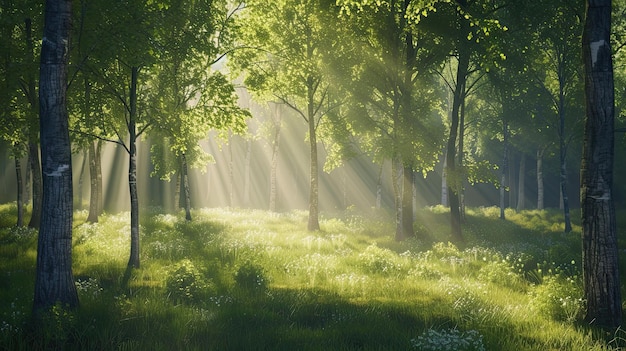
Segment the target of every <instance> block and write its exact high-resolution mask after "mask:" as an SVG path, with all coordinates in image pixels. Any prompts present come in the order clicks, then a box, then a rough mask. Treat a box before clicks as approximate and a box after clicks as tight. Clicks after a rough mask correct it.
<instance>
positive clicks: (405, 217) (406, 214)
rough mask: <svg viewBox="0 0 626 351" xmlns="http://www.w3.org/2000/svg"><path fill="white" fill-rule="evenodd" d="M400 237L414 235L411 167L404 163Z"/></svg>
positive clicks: (406, 237)
mask: <svg viewBox="0 0 626 351" xmlns="http://www.w3.org/2000/svg"><path fill="white" fill-rule="evenodd" d="M401 234H402V237H401V238H396V240H404V239H408V238H412V237H414V236H415V231H414V230H413V168H412V167H411V166H407V165H404V169H403V170H402V233H401Z"/></svg>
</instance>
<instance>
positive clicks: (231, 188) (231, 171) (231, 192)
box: [228, 131, 235, 208]
mask: <svg viewBox="0 0 626 351" xmlns="http://www.w3.org/2000/svg"><path fill="white" fill-rule="evenodd" d="M228 157H229V159H228V182H229V184H228V206H229V207H231V208H232V207H234V206H235V158H234V156H233V132H232V131H230V132H228Z"/></svg>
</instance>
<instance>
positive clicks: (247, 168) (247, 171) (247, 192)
mask: <svg viewBox="0 0 626 351" xmlns="http://www.w3.org/2000/svg"><path fill="white" fill-rule="evenodd" d="M251 161H252V139H251V138H248V139H247V140H246V164H245V168H244V183H243V204H244V207H250V162H251Z"/></svg>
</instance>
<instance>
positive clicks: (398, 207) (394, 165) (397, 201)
mask: <svg viewBox="0 0 626 351" xmlns="http://www.w3.org/2000/svg"><path fill="white" fill-rule="evenodd" d="M402 170H403V168H402V162H401V161H400V160H399V157H397V156H396V157H394V158H393V159H392V160H391V181H392V187H393V200H394V201H393V205H394V210H395V213H396V236H395V238H396V240H402V238H403V237H404V235H403V234H402V224H403V223H402Z"/></svg>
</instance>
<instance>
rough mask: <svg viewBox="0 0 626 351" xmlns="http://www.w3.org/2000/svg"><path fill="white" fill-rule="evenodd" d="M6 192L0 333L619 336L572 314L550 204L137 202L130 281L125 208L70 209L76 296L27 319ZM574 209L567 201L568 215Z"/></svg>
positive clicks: (28, 299)
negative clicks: (543, 207)
mask: <svg viewBox="0 0 626 351" xmlns="http://www.w3.org/2000/svg"><path fill="white" fill-rule="evenodd" d="M14 212H15V206H14V205H11V204H8V205H0V304H1V305H0V307H1V308H0V347H1V348H3V349H25V350H30V349H67V350H72V349H74V350H174V349H179V350H183V349H184V350H411V349H413V350H447V349H446V348H444V345H445V342H448V343H449V345H451V346H450V347H451V348H449V349H450V350H516V351H519V350H585V351H587V350H617V349H619V347H620V344H621V343H622V342H621V340H622V339H623V338H624V337H625V336H626V333H624V332H623V331H621V330H618V331H617V332H616V333H615V334H610V335H607V334H604V333H602V332H600V331H598V330H595V329H593V328H590V327H589V326H586V325H584V324H583V323H582V322H581V313H582V310H583V307H584V301H582V290H581V279H580V267H579V265H580V255H581V254H580V227H579V226H578V225H577V224H576V223H575V225H574V232H573V233H571V234H567V235H564V234H562V232H561V228H562V222H561V220H562V218H561V217H560V213H559V212H557V211H523V212H520V213H517V212H515V211H507V218H508V220H507V221H501V220H499V219H498V215H499V212H498V209H496V208H480V209H478V208H476V209H468V210H467V215H466V223H465V227H464V234H465V236H466V239H467V241H466V243H465V244H464V245H463V246H462V247H457V246H454V245H452V244H449V243H447V241H446V238H447V235H448V214H447V211H446V210H445V209H443V208H441V207H435V208H428V209H423V210H421V211H419V214H418V220H417V221H416V223H415V228H416V231H417V233H418V237H417V238H415V239H412V240H408V241H406V242H396V241H394V240H393V236H394V227H393V219H392V218H391V217H390V216H388V215H386V214H385V213H381V212H371V213H368V214H364V215H361V214H357V213H353V212H350V211H348V212H346V213H341V214H338V215H335V216H332V217H330V216H328V217H322V219H321V228H322V229H321V230H320V231H318V232H314V233H311V232H308V231H306V215H307V214H306V212H302V211H293V212H289V213H280V214H276V213H269V212H265V211H255V210H225V209H201V210H196V211H194V212H193V215H194V221H193V222H186V221H185V220H184V214H183V213H179V214H175V215H171V214H163V213H159V212H158V210H155V209H151V210H149V211H148V210H144V211H143V212H142V216H143V217H142V222H141V230H140V232H141V257H142V268H141V269H139V270H135V271H133V272H132V274H131V276H130V279H129V280H128V282H127V284H124V273H125V265H126V262H127V259H128V251H129V232H130V229H129V222H130V221H129V214H128V213H121V214H115V215H112V214H107V215H104V216H103V217H102V219H101V221H100V223H98V224H87V223H85V218H86V213H84V212H77V213H76V215H75V222H74V227H75V228H74V254H73V255H74V256H73V257H74V275H75V278H76V281H77V288H78V292H79V297H80V300H81V306H80V308H79V309H78V310H76V311H70V312H68V311H64V310H63V309H61V308H58V309H54V310H53V311H52V312H51V313H50V315H49V316H48V317H47V319H46V322H45V326H44V328H40V329H37V330H33V328H32V327H31V325H30V324H29V314H30V306H31V304H32V291H33V285H34V284H33V281H34V267H35V257H36V252H35V249H36V232H35V231H32V230H27V229H17V228H14V227H13V226H12V225H13V223H14V219H15V218H14V217H15V216H14ZM576 216H577V215H576V214H574V216H573V217H574V218H577V217H576Z"/></svg>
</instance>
